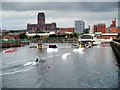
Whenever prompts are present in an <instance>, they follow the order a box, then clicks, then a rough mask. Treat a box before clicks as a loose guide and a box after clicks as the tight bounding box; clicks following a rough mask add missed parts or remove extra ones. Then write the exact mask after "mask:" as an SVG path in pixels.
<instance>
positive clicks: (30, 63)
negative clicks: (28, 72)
mask: <svg viewBox="0 0 120 90" xmlns="http://www.w3.org/2000/svg"><path fill="white" fill-rule="evenodd" d="M29 65H36V62H27V63H26V64H24V66H29Z"/></svg>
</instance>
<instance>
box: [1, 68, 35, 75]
mask: <svg viewBox="0 0 120 90" xmlns="http://www.w3.org/2000/svg"><path fill="white" fill-rule="evenodd" d="M33 68H34V67H31V68H27V69H22V70H17V71H12V72H8V73H3V74H0V76H3V75H11V74H16V73H20V72H25V71H29V70H31V69H33Z"/></svg>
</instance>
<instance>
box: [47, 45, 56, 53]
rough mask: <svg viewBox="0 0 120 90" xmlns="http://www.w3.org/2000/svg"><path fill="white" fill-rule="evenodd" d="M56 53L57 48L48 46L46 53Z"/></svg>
mask: <svg viewBox="0 0 120 90" xmlns="http://www.w3.org/2000/svg"><path fill="white" fill-rule="evenodd" d="M57 51H58V48H57V46H56V45H52V44H50V45H49V48H47V52H57Z"/></svg>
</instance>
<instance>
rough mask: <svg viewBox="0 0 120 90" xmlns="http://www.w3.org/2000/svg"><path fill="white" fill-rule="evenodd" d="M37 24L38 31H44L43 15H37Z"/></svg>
mask: <svg viewBox="0 0 120 90" xmlns="http://www.w3.org/2000/svg"><path fill="white" fill-rule="evenodd" d="M37 24H38V29H40V30H42V31H43V30H45V14H44V13H38V15H37Z"/></svg>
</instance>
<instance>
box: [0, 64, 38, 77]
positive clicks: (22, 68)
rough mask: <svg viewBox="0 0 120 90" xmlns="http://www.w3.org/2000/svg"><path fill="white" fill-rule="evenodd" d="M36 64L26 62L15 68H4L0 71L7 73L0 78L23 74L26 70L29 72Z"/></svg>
mask: <svg viewBox="0 0 120 90" xmlns="http://www.w3.org/2000/svg"><path fill="white" fill-rule="evenodd" d="M36 64H37V62H27V63H26V64H24V65H16V66H12V67H8V68H4V69H2V70H4V71H7V73H3V74H0V76H2V75H9V74H16V73H20V72H25V71H28V70H31V69H32V68H34V67H32V66H34V65H36Z"/></svg>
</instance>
